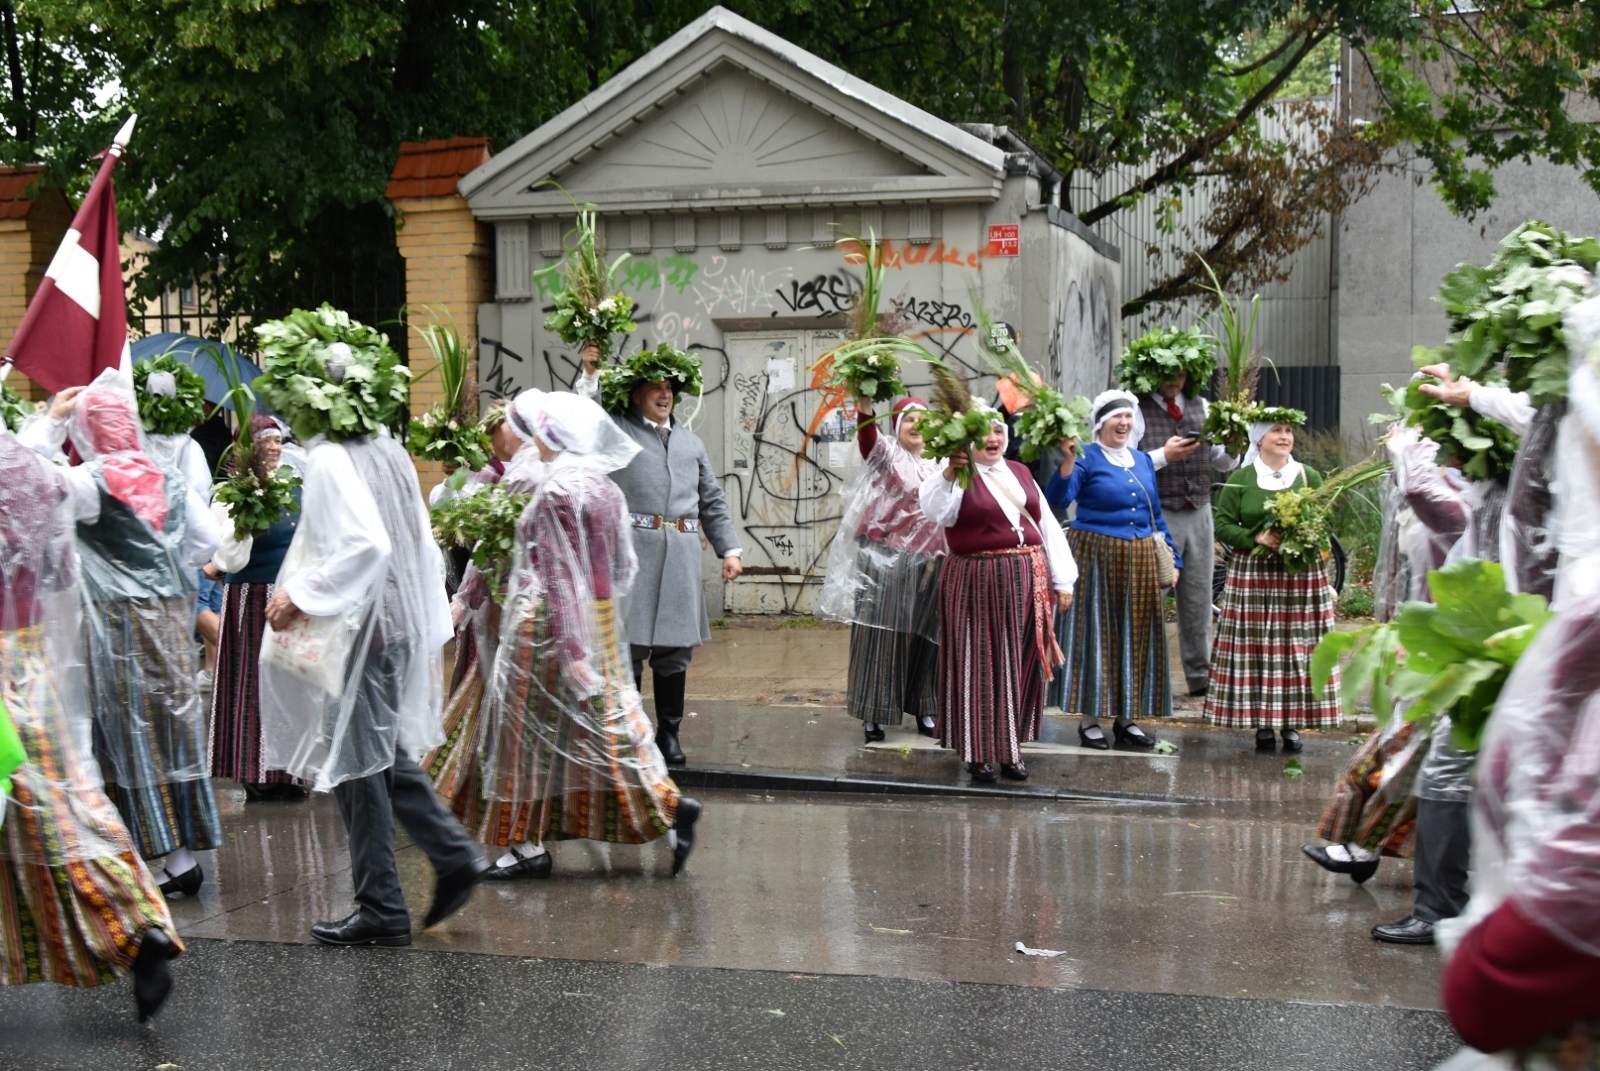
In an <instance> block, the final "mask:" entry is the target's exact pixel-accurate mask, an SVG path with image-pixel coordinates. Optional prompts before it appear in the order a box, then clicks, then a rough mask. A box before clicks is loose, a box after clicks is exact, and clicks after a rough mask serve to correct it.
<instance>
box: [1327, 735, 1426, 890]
mask: <svg viewBox="0 0 1600 1071" xmlns="http://www.w3.org/2000/svg"><path fill="white" fill-rule="evenodd" d="M1385 731H1386V730H1384V729H1379V730H1378V731H1377V732H1375V733H1373V734H1372V735H1371V736H1369V737H1367V742H1366V743H1364V744H1362V745H1361V747H1360V748H1358V749H1357V750H1356V754H1355V757H1354V758H1352V759H1351V760H1350V765H1349V766H1346V767H1345V770H1344V773H1343V774H1342V775H1341V776H1340V778H1339V784H1338V787H1336V788H1335V789H1334V790H1333V798H1332V799H1331V800H1329V801H1328V809H1327V810H1326V811H1324V812H1323V813H1322V821H1321V823H1319V824H1318V826H1317V836H1319V837H1321V838H1322V839H1323V840H1326V841H1332V842H1333V843H1335V844H1356V845H1359V846H1361V847H1363V848H1365V849H1367V850H1368V851H1370V852H1382V853H1383V854H1384V855H1395V856H1399V857H1400V858H1402V859H1409V858H1411V855H1412V853H1413V852H1414V851H1415V850H1416V832H1417V797H1416V794H1415V793H1414V792H1413V791H1412V789H1414V788H1415V787H1416V783H1417V774H1418V772H1419V771H1420V770H1421V769H1422V763H1423V760H1424V758H1426V756H1427V754H1428V734H1427V733H1425V732H1423V731H1422V730H1421V729H1420V728H1419V727H1418V725H1417V723H1416V722H1413V721H1408V722H1402V723H1401V724H1400V727H1399V728H1398V729H1396V730H1395V731H1394V732H1393V733H1392V734H1390V735H1388V736H1387V737H1385V735H1384V734H1385Z"/></svg>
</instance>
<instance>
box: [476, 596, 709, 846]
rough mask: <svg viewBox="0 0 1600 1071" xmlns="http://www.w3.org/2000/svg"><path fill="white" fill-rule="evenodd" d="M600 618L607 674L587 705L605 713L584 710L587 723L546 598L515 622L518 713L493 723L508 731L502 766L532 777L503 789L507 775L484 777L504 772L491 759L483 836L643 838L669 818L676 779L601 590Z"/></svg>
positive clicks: (490, 839)
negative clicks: (517, 790) (575, 703)
mask: <svg viewBox="0 0 1600 1071" xmlns="http://www.w3.org/2000/svg"><path fill="white" fill-rule="evenodd" d="M595 618H596V624H597V626H598V627H597V637H596V641H595V642H596V643H597V644H598V647H599V650H600V651H601V652H602V653H601V659H600V666H599V671H600V674H601V676H602V677H603V679H604V683H603V685H602V688H601V692H600V694H599V695H596V696H591V697H590V698H589V699H587V700H584V701H583V705H584V706H586V707H589V708H591V709H593V708H601V709H602V710H603V711H604V713H600V714H598V715H595V714H589V713H587V712H585V715H584V720H583V722H581V723H580V722H579V720H578V719H576V718H574V717H572V716H570V715H569V713H568V712H567V710H566V708H565V706H564V704H568V703H570V702H571V700H570V698H568V697H567V693H566V689H565V687H564V685H563V684H562V683H561V668H560V665H559V663H560V658H559V657H557V655H556V653H555V652H556V650H557V648H558V647H559V646H560V645H559V642H558V641H557V639H556V638H555V636H554V634H553V632H552V630H551V628H550V616H549V614H548V613H547V612H545V611H544V610H543V608H541V610H540V611H539V612H535V613H531V614H529V615H528V616H527V617H526V618H525V619H524V620H523V622H522V624H521V627H520V628H519V630H518V635H517V636H516V637H515V641H514V642H515V643H516V653H515V657H516V658H517V660H518V661H519V662H520V663H521V665H520V666H519V667H518V668H519V669H520V670H521V671H522V672H520V673H516V674H513V676H514V677H516V678H517V679H518V683H517V685H516V686H515V687H514V688H512V689H511V691H510V694H508V695H506V696H505V697H504V698H503V701H504V702H505V703H506V704H507V705H508V706H510V707H511V708H512V709H513V710H516V711H518V712H519V716H517V717H513V718H504V719H496V721H498V722H499V723H500V724H499V725H491V726H489V727H488V729H487V731H488V732H498V733H501V734H502V736H501V738H500V739H499V740H497V741H496V750H497V752H498V753H499V755H500V756H501V758H500V763H499V766H500V769H501V770H502V771H509V770H511V769H515V770H516V774H515V776H516V777H517V779H518V781H519V783H520V784H522V785H524V786H528V791H526V792H524V793H522V794H525V795H527V796H530V797H532V798H530V799H528V800H508V799H504V798H503V797H505V796H508V795H511V794H512V793H511V791H510V790H509V789H508V786H507V785H506V784H500V785H498V786H496V785H495V784H492V783H487V781H488V780H489V779H490V778H491V777H499V776H501V774H500V773H496V772H492V771H489V770H487V769H485V771H484V777H485V779H486V785H485V788H486V792H485V795H486V796H489V797H491V802H490V803H488V805H487V806H486V808H485V814H484V818H483V822H482V823H481V825H480V827H479V828H480V833H479V838H480V839H481V840H482V841H483V842H484V843H485V844H490V845H493V846H495V847H506V846H509V845H511V844H515V843H519V842H524V841H526V842H532V843H537V842H540V841H549V840H600V841H610V842H611V843H613V844H645V843H647V842H649V841H652V840H656V839H657V838H659V837H661V836H664V835H665V834H666V833H667V831H668V830H670V829H671V828H672V823H673V820H674V817H675V816H676V814H677V811H678V786H677V785H676V784H675V783H674V782H673V780H672V778H671V777H669V776H668V775H667V765H666V762H665V760H663V759H662V757H661V752H660V750H659V749H658V748H657V747H656V744H655V730H654V729H653V728H652V727H651V725H650V719H649V718H648V717H647V716H646V715H645V712H644V705H643V704H642V703H641V702H640V701H639V693H638V691H637V690H636V689H635V688H634V685H633V671H632V668H631V667H630V666H629V665H628V663H627V662H626V661H625V660H624V659H623V657H622V652H621V649H620V647H619V645H618V643H617V627H616V609H615V604H614V603H613V602H612V600H610V599H599V600H596V602H595ZM535 663H536V664H535ZM552 697H561V700H560V702H556V701H553V700H552ZM513 725H514V726H516V728H512V726H513ZM513 734H515V735H514V737H513ZM580 756H581V757H584V758H587V760H588V761H580V758H579V757H580ZM508 776H509V775H508Z"/></svg>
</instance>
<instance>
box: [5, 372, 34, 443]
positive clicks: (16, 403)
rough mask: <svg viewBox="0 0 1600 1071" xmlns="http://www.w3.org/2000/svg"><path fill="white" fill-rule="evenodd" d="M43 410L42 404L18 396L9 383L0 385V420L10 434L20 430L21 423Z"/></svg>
mask: <svg viewBox="0 0 1600 1071" xmlns="http://www.w3.org/2000/svg"><path fill="white" fill-rule="evenodd" d="M41 408H43V403H42V402H30V401H28V400H27V399H25V398H23V397H22V395H20V394H18V393H17V392H16V390H14V389H13V388H12V386H11V384H9V383H0V419H4V420H5V423H6V429H7V430H9V431H12V432H17V431H21V430H22V422H23V421H24V420H27V419H28V417H29V416H31V415H32V414H34V413H36V412H38V411H39V410H40V409H41Z"/></svg>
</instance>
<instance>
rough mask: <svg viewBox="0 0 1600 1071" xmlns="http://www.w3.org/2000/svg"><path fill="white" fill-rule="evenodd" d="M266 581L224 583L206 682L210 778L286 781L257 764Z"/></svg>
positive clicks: (268, 595) (268, 590)
mask: <svg viewBox="0 0 1600 1071" xmlns="http://www.w3.org/2000/svg"><path fill="white" fill-rule="evenodd" d="M272 587H273V586H272V585H271V584H224V585H223V586H222V627H221V629H220V630H219V632H218V634H217V669H216V679H215V680H214V681H213V683H212V685H211V776H212V777H223V778H227V779H228V780H230V781H237V782H239V783H240V784H243V785H261V784H269V785H272V784H287V783H292V782H293V781H294V778H293V777H291V776H289V775H288V774H286V773H284V772H283V771H282V770H263V769H262V768H261V691H260V688H261V682H260V679H259V672H260V667H261V636H262V634H263V632H264V631H265V629H266V627H267V603H268V602H270V601H271V599H272Z"/></svg>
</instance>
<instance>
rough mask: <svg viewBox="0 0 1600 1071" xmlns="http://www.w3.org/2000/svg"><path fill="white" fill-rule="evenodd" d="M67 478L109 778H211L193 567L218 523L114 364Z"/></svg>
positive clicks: (80, 425)
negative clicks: (157, 446)
mask: <svg viewBox="0 0 1600 1071" xmlns="http://www.w3.org/2000/svg"><path fill="white" fill-rule="evenodd" d="M68 434H69V436H70V437H71V439H72V444H73V446H74V448H75V449H76V450H77V452H78V456H79V457H80V458H82V459H83V464H82V465H81V466H80V467H78V468H76V469H73V470H70V471H69V472H68V473H67V474H66V475H67V482H68V484H69V502H70V503H71V509H72V513H73V515H74V516H75V517H76V519H77V521H78V524H77V550H78V559H79V567H80V570H81V591H82V606H83V618H82V620H83V628H84V633H85V636H86V637H87V642H86V645H85V646H86V653H87V658H88V669H89V673H88V683H89V703H90V708H91V709H92V710H93V711H94V716H95V755H96V757H97V758H98V759H99V761H100V763H101V773H102V775H103V776H104V778H105V780H106V781H107V782H109V783H111V784H115V785H117V786H118V787H119V788H121V789H124V790H139V789H147V788H154V787H156V786H160V785H164V784H173V783H177V782H186V781H198V780H202V779H204V778H206V777H207V776H208V769H207V762H206V719H205V710H204V708H203V706H202V704H201V700H200V693H199V691H198V690H197V689H196V687H195V672H196V670H197V669H198V668H199V667H198V665H197V661H198V659H197V657H196V644H195V642H194V638H193V637H194V610H195V596H196V586H197V581H196V569H197V568H198V566H199V564H200V563H201V562H203V561H204V560H205V559H206V558H207V557H209V556H210V554H211V552H212V551H213V550H214V549H215V548H216V545H217V542H218V540H217V538H216V531H215V526H214V525H213V524H212V523H211V520H210V516H209V514H208V513H207V511H206V510H205V508H204V507H203V505H197V504H198V503H199V499H198V496H196V495H194V494H192V493H191V492H190V491H189V490H188V488H187V484H186V482H185V480H184V479H183V478H182V476H181V475H179V474H178V473H176V472H175V471H174V470H172V469H169V468H165V467H163V466H162V465H160V464H158V463H157V462H156V461H155V460H154V459H152V458H151V457H150V456H149V454H148V453H147V452H146V451H145V449H144V435H143V431H142V429H141V428H140V425H139V417H138V409H137V405H136V403H135V402H134V396H133V391H132V389H131V387H130V386H128V385H127V384H126V383H125V381H124V380H122V379H121V378H120V377H119V376H118V375H117V374H116V373H115V372H114V371H110V370H108V371H107V372H105V373H102V374H101V376H100V377H99V378H97V379H96V380H95V382H94V383H92V384H90V385H89V387H88V388H86V389H85V390H84V392H83V393H82V394H81V395H79V396H78V400H77V403H76V405H75V406H74V407H73V410H72V416H71V418H70V419H69V421H68Z"/></svg>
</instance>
